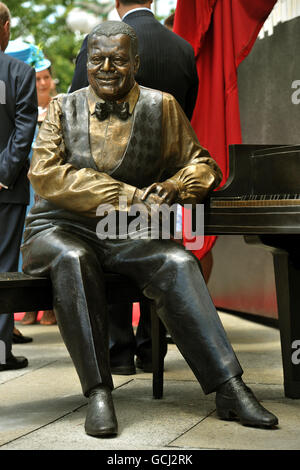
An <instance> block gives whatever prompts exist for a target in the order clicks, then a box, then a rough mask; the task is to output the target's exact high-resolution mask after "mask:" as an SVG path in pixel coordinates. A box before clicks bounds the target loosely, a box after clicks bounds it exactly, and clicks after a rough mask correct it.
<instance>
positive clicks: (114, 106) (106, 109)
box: [95, 101, 129, 121]
mask: <svg viewBox="0 0 300 470" xmlns="http://www.w3.org/2000/svg"><path fill="white" fill-rule="evenodd" d="M95 114H96V116H97V118H98V119H99V120H100V121H104V119H106V118H107V117H108V116H109V115H110V114H115V115H116V116H118V117H119V118H120V119H122V120H123V121H125V120H126V119H127V118H128V116H129V103H127V102H125V103H116V102H115V101H104V103H100V102H99V103H96V106H95Z"/></svg>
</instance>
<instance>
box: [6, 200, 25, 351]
mask: <svg viewBox="0 0 300 470" xmlns="http://www.w3.org/2000/svg"><path fill="white" fill-rule="evenodd" d="M25 213H26V206H25V205H23V204H4V203H3V204H0V272H2V273H5V272H15V271H17V270H18V261H19V255H20V245H21V240H22V234H23V227H24V220H25ZM13 329H14V316H13V312H12V313H8V314H1V315H0V340H1V341H3V342H4V343H5V352H6V359H7V358H8V357H9V356H11V354H12V352H11V351H12V335H13Z"/></svg>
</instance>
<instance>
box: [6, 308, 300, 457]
mask: <svg viewBox="0 0 300 470" xmlns="http://www.w3.org/2000/svg"><path fill="white" fill-rule="evenodd" d="M220 316H221V319H222V321H223V324H224V327H225V329H226V331H227V333H228V336H229V338H230V340H231V341H232V343H233V347H234V349H235V351H236V353H237V356H238V358H239V360H240V362H241V365H242V367H243V368H244V370H245V374H244V380H245V381H246V383H248V384H250V385H251V388H252V389H253V390H254V391H255V393H256V395H257V397H258V399H259V400H262V401H263V403H264V404H265V406H266V407H267V408H269V409H270V410H271V411H273V412H274V413H275V414H277V415H278V417H279V420H280V425H279V427H278V429H276V430H272V431H269V430H260V429H254V428H246V427H243V426H241V425H240V424H239V423H236V422H230V423H229V422H225V421H221V420H219V419H218V418H217V416H216V414H215V403H214V394H211V395H209V396H205V395H204V394H203V392H202V391H201V388H200V386H199V385H198V383H197V382H196V380H195V377H194V375H193V374H192V372H191V371H190V369H189V368H188V366H187V364H186V362H185V361H184V359H183V358H182V356H181V355H180V353H179V352H178V350H177V348H176V346H175V345H169V347H168V354H167V357H166V360H165V373H164V380H165V385H164V398H163V399H162V400H153V399H152V374H145V373H143V372H142V371H140V370H138V371H137V372H138V373H137V374H136V375H132V376H116V375H115V376H113V380H114V384H115V387H116V389H115V391H114V401H115V406H116V412H117V416H118V421H119V428H120V433H119V435H118V436H117V437H116V438H110V439H95V438H93V437H90V436H87V435H86V434H85V432H84V420H85V414H86V407H87V401H86V399H85V398H84V397H83V396H82V395H81V388H80V384H79V380H78V377H77V375H76V372H75V370H74V367H73V365H72V362H71V360H70V358H69V355H68V352H67V350H66V348H65V346H64V344H63V342H62V340H61V338H60V335H59V332H58V328H57V326H56V325H55V326H41V325H31V326H21V325H18V324H17V327H19V328H20V330H21V331H22V333H23V334H24V335H28V336H32V337H33V338H34V341H33V343H29V344H25V345H14V347H13V351H14V354H15V355H25V356H26V357H28V359H29V364H30V366H29V367H28V368H26V369H22V370H19V371H9V372H1V373H0V416H1V420H0V448H1V450H9V449H15V450H17V449H18V450H19V449H30V450H31V449H45V450H46V449H47V450H48V449H50V450H51V449H91V450H99V449H100V450H101V449H103V450H143V449H144V450H153V449H156V450H159V449H162V450H170V449H177V450H178V449H187V450H194V449H277V448H278V449H300V438H299V436H300V435H299V427H300V426H299V425H300V400H290V399H286V398H285V397H284V392H283V386H282V382H283V379H282V364H281V352H280V338H279V331H278V330H276V329H274V328H270V327H266V326H262V325H258V324H256V323H253V322H250V321H247V320H244V319H241V318H238V317H236V316H233V315H228V314H221V315H220Z"/></svg>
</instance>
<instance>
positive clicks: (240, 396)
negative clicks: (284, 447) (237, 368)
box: [216, 377, 278, 428]
mask: <svg viewBox="0 0 300 470" xmlns="http://www.w3.org/2000/svg"><path fill="white" fill-rule="evenodd" d="M216 406H217V414H218V416H219V417H220V418H221V419H225V420H232V419H239V420H240V422H241V424H242V425H243V426H256V427H263V428H271V427H274V426H276V425H277V424H278V418H277V417H276V416H275V415H273V413H270V412H269V411H268V410H266V409H265V408H264V407H263V406H262V405H261V404H260V403H259V402H258V400H257V399H256V397H255V396H254V394H253V392H252V391H251V390H250V388H249V387H247V386H246V385H245V384H244V382H243V380H242V379H241V377H233V378H232V379H230V380H228V381H227V382H225V383H224V384H222V385H221V386H220V387H219V388H218V389H217V392H216Z"/></svg>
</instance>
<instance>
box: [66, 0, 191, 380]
mask: <svg viewBox="0 0 300 470" xmlns="http://www.w3.org/2000/svg"><path fill="white" fill-rule="evenodd" d="M151 3H152V0H150V1H149V0H148V1H145V0H133V1H132V0H116V2H115V5H116V9H117V11H118V13H119V16H120V18H121V19H122V21H123V22H124V23H127V24H128V25H129V26H131V27H132V28H134V30H135V32H136V35H137V37H138V43H139V56H140V68H139V71H138V73H137V75H136V81H137V83H138V84H139V85H142V86H145V87H149V88H154V89H156V90H160V91H164V92H167V93H170V94H171V95H173V96H174V97H175V98H176V100H177V101H178V103H179V104H180V105H181V107H182V109H183V110H184V112H185V114H186V116H187V117H188V119H191V118H192V114H193V110H194V106H195V102H196V98H197V92H198V75H197V70H196V64H195V57H194V51H193V48H192V46H191V45H190V44H189V43H188V42H187V41H185V40H184V39H182V38H181V37H180V36H178V35H176V34H175V33H173V32H172V31H170V30H169V29H167V28H166V27H165V26H163V25H162V24H161V23H160V22H159V21H157V20H156V18H155V17H154V15H153V13H152V11H151ZM87 38H88V37H87V36H86V38H85V39H84V41H83V44H82V47H81V50H80V52H79V54H78V56H77V59H76V68H75V72H74V77H73V80H72V85H71V88H70V92H73V91H76V90H78V89H80V88H83V87H86V86H88V78H87V66H86V63H87ZM109 312H110V315H109V318H110V358H111V368H112V372H113V373H115V374H133V373H135V366H134V355H135V354H136V356H137V360H136V365H137V366H138V367H139V368H141V369H143V370H144V371H145V372H151V371H152V348H151V317H150V311H149V307H148V306H146V305H144V304H141V305H140V319H139V324H138V328H137V331H136V336H134V333H133V329H132V324H131V323H132V318H131V316H132V306H131V305H130V304H122V305H114V306H110V309H109ZM165 352H166V351H165Z"/></svg>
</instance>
